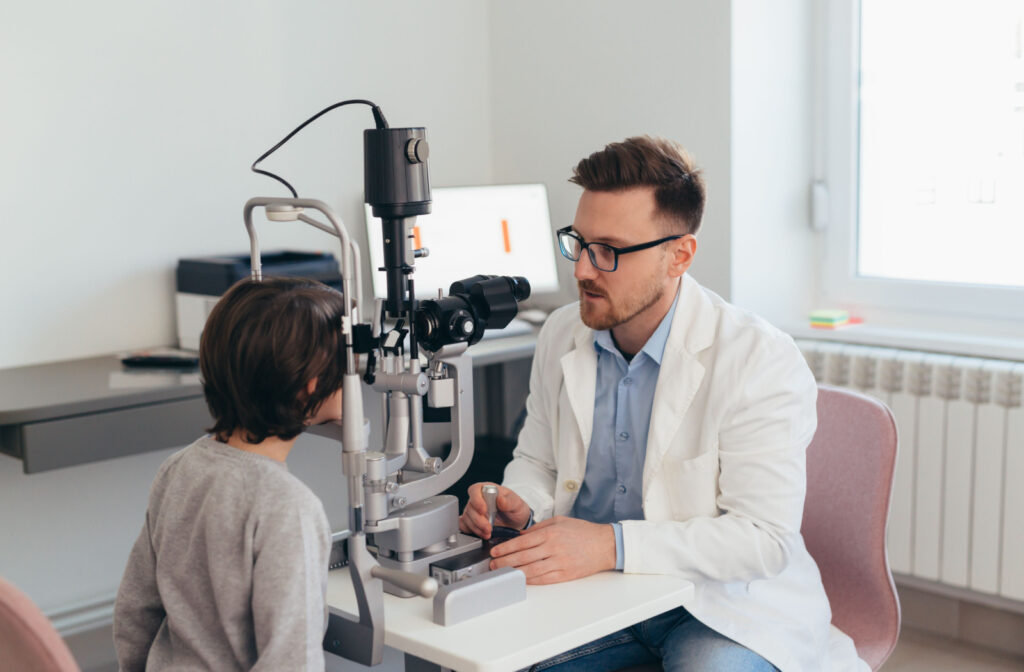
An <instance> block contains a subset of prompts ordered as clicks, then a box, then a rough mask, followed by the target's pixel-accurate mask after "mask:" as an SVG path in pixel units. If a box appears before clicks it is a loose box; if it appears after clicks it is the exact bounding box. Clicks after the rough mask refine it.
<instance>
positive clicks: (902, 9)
mask: <svg viewBox="0 0 1024 672" xmlns="http://www.w3.org/2000/svg"><path fill="white" fill-rule="evenodd" d="M825 24H826V25H825V29H824V33H823V34H824V35H825V36H826V37H825V39H824V52H825V54H824V55H825V63H826V65H825V69H824V73H823V74H824V75H825V76H824V78H823V79H824V81H823V92H824V95H825V101H824V110H823V113H824V115H825V116H824V128H825V133H824V134H823V137H822V138H819V139H820V140H822V141H823V143H822V146H823V151H824V162H823V171H822V172H823V174H822V175H821V177H823V178H824V180H825V183H826V185H827V187H828V190H829V195H830V205H829V217H828V232H827V234H826V240H827V244H826V247H827V252H826V259H825V267H826V269H827V270H826V272H825V283H824V289H825V292H826V294H827V298H828V299H830V300H832V301H833V302H835V303H839V302H842V301H846V302H850V303H861V304H867V305H876V306H886V307H889V308H897V309H907V310H918V311H926V312H932V313H955V314H962V315H975V316H985V315H992V316H999V317H1002V318H1006V317H1014V318H1024V0H971V1H967V0H963V1H956V2H954V1H950V2H934V1H931V0H860V1H859V2H858V1H857V0H834V1H832V2H830V3H829V5H828V12H827V16H826V17H825Z"/></svg>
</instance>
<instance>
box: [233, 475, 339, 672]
mask: <svg viewBox="0 0 1024 672" xmlns="http://www.w3.org/2000/svg"><path fill="white" fill-rule="evenodd" d="M330 537H331V534H330V528H329V527H328V525H327V519H326V517H325V516H324V513H323V507H322V506H321V505H320V502H319V501H318V500H316V499H315V498H314V497H313V496H312V494H310V496H309V497H308V498H304V501H301V504H300V505H299V506H289V507H280V506H275V505H273V504H271V505H270V506H266V507H263V509H262V511H261V512H260V516H259V522H258V525H257V528H256V534H255V539H254V546H253V551H254V556H255V557H254V560H255V563H254V565H253V577H252V581H253V593H252V610H253V626H254V629H255V635H256V655H257V659H256V665H255V666H254V667H253V668H252V669H253V670H254V671H257V670H323V669H324V652H323V636H324V632H325V630H326V628H327V605H326V600H325V594H326V591H327V562H328V556H329V554H330Z"/></svg>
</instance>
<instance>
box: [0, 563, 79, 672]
mask: <svg viewBox="0 0 1024 672" xmlns="http://www.w3.org/2000/svg"><path fill="white" fill-rule="evenodd" d="M0 672H79V669H78V665H77V663H75V659H74V658H73V657H72V656H71V652H70V651H69V650H68V647H67V645H66V644H65V643H64V640H63V639H61V637H60V635H59V634H57V631H56V630H55V629H54V627H53V624H52V623H50V621H49V619H47V618H46V616H44V615H43V612H41V611H40V610H39V607H37V606H36V605H35V603H33V602H32V600H30V599H29V598H28V596H27V595H25V594H24V593H23V592H21V591H20V590H18V589H17V588H15V587H14V586H13V585H11V584H10V583H8V582H7V581H4V580H3V578H0Z"/></svg>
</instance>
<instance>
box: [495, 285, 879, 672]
mask: <svg viewBox="0 0 1024 672" xmlns="http://www.w3.org/2000/svg"><path fill="white" fill-rule="evenodd" d="M680 292H681V295H680V297H679V302H678V304H677V306H676V312H675V315H674V318H673V320H672V329H671V331H670V333H669V336H668V342H667V344H666V346H665V353H664V356H663V358H662V362H661V371H660V375H659V376H658V383H657V387H656V390H655V394H654V406H653V409H652V412H651V424H650V431H649V434H648V439H647V457H646V461H645V464H644V472H643V509H644V517H645V520H642V521H639V520H638V521H624V522H623V523H622V528H623V529H622V533H623V544H624V553H625V568H624V569H625V571H626V572H631V573H641V574H676V575H681V576H683V577H686V578H689V579H691V580H692V581H693V582H694V584H695V591H694V595H693V597H692V598H691V599H689V600H687V601H686V602H685V603H684V604H683V605H682V606H684V607H686V609H687V610H689V611H690V613H691V614H693V615H694V616H695V617H696V618H697V619H698V620H700V621H701V622H703V623H704V624H706V625H707V626H709V627H711V628H712V629H714V630H716V631H717V632H719V633H721V634H724V635H726V636H727V637H729V638H731V639H733V640H735V641H737V642H739V643H741V644H743V645H744V646H746V647H747V648H749V649H752V650H753V651H755V652H757V653H758V654H760V655H761V656H763V657H764V658H766V659H768V660H769V661H770V662H771V663H772V664H774V665H775V666H776V667H778V668H779V669H780V670H782V672H821V671H823V670H844V671H845V670H866V669H868V668H867V665H866V664H865V663H864V662H863V661H860V660H859V659H858V658H857V656H856V650H855V649H854V646H853V642H852V640H850V639H849V638H848V637H847V636H846V635H844V634H843V633H841V632H840V631H839V630H838V629H836V628H834V627H832V626H831V625H830V621H831V610H830V609H829V605H828V598H827V597H826V595H825V591H824V589H823V587H822V584H821V577H820V574H819V572H818V568H817V565H815V563H814V560H813V559H812V558H811V556H810V555H809V554H808V552H807V550H806V549H805V547H804V543H803V538H802V537H801V535H800V523H801V519H802V516H803V505H804V493H805V489H806V483H805V481H806V477H805V458H804V451H805V449H806V448H807V445H808V443H810V441H811V437H812V436H813V435H814V430H815V427H816V425H817V414H816V409H815V400H816V396H817V387H816V384H815V381H814V378H813V376H812V375H811V372H810V371H809V370H808V368H807V365H806V363H805V362H804V360H803V357H802V356H801V354H800V352H799V350H798V349H797V348H796V345H795V344H794V343H793V341H792V339H791V338H790V337H789V336H787V335H786V334H784V333H782V332H781V331H779V330H778V329H775V328H774V327H772V326H771V325H769V324H768V323H767V322H765V321H764V320H762V319H760V318H758V317H757V316H755V315H753V314H751V313H749V312H746V311H744V310H741V309H739V308H736V307H735V306H732V305H730V304H728V303H726V302H725V301H724V300H722V299H721V298H720V297H719V296H717V295H716V294H714V293H713V292H710V291H708V290H706V289H704V288H703V287H701V286H700V285H699V284H698V283H697V282H696V281H695V280H694V279H693V278H692V277H690V276H689V275H684V276H683V281H682V284H681V289H680ZM593 340H594V332H593V330H591V329H589V328H588V327H586V326H585V325H584V324H583V323H582V322H581V321H580V318H579V308H578V305H577V304H572V305H570V306H566V307H564V308H562V309H560V310H558V311H556V312H555V313H553V314H552V315H551V317H550V318H549V319H548V320H547V322H546V324H545V325H544V327H543V329H542V330H541V333H540V336H539V340H538V343H537V351H536V354H535V356H534V361H533V370H532V373H531V376H530V394H529V397H528V399H527V402H526V407H527V419H526V424H525V425H524V427H523V430H522V432H521V433H520V434H519V440H518V445H517V447H516V450H515V453H514V458H513V461H512V462H511V463H510V464H509V466H508V468H507V469H506V471H505V478H504V485H505V486H507V487H509V488H512V489H513V490H514V491H515V492H516V493H518V494H519V495H520V496H521V497H522V498H523V499H524V500H525V501H526V502H527V503H528V504H529V505H530V507H531V508H532V509H533V512H534V517H535V520H543V519H545V518H549V517H551V516H557V515H568V514H569V512H570V511H571V510H572V506H573V503H574V502H575V501H576V497H577V495H578V494H579V490H580V484H581V482H582V480H583V476H584V474H585V472H586V465H587V449H588V447H589V445H590V439H591V428H592V424H593V415H594V395H595V384H596V375H597V355H596V353H595V351H594V345H593Z"/></svg>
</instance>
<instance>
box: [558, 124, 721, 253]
mask: <svg viewBox="0 0 1024 672" xmlns="http://www.w3.org/2000/svg"><path fill="white" fill-rule="evenodd" d="M569 181H570V182H572V183H574V184H578V185H580V186H581V187H583V188H584V189H587V190H589V191H620V190H622V189H630V188H632V187H654V201H655V203H656V204H657V207H658V212H659V213H661V214H662V215H664V216H665V218H666V219H667V220H668V222H670V223H671V224H673V225H674V226H672V231H673V232H676V231H682V232H683V233H697V230H698V229H699V228H700V222H701V218H702V217H703V216H704V201H705V198H706V196H705V189H704V178H703V177H701V171H700V170H699V169H698V168H697V167H696V166H695V165H694V163H693V160H692V159H691V158H690V155H689V154H688V153H687V152H686V150H685V149H683V148H682V146H681V145H680V144H679V143H677V142H673V141H671V140H666V139H664V138H652V137H650V136H647V135H642V136H638V137H635V138H627V139H626V140H624V141H622V142H613V143H611V144H610V145H606V146H605V148H604V149H602V150H601V151H599V152H594V153H593V154H591V155H590V156H588V157H587V158H585V159H583V160H581V161H580V162H579V163H578V164H576V168H574V169H573V175H572V177H571V178H569Z"/></svg>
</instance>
